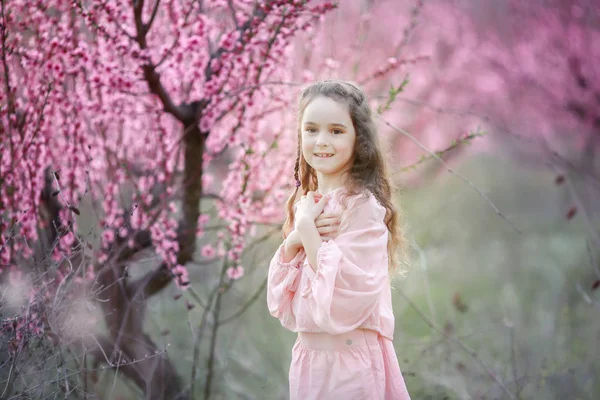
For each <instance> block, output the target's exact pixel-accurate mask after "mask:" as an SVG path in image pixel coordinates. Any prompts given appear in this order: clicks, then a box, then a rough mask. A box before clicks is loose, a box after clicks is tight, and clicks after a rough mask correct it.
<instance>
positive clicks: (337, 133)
mask: <svg viewBox="0 0 600 400" xmlns="http://www.w3.org/2000/svg"><path fill="white" fill-rule="evenodd" d="M332 132H333V133H334V134H335V135H339V134H340V133H344V132H342V131H340V130H339V129H334V130H333V131H332Z"/></svg>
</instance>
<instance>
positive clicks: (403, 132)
mask: <svg viewBox="0 0 600 400" xmlns="http://www.w3.org/2000/svg"><path fill="white" fill-rule="evenodd" d="M379 118H381V120H382V121H383V122H384V123H385V124H386V125H387V126H389V127H390V128H392V129H394V130H396V131H398V132H400V133H402V134H403V135H404V136H406V137H408V138H409V139H410V140H412V141H413V142H414V143H415V144H416V145H417V146H419V147H420V148H421V149H423V150H424V151H426V152H428V153H429V154H431V156H432V157H433V158H435V159H436V160H438V161H439V162H440V163H442V165H444V167H446V170H447V171H448V172H450V173H451V174H452V175H455V176H457V177H458V178H460V179H461V180H462V181H464V182H465V183H467V184H468V185H469V186H471V187H472V188H473V190H475V191H476V192H477V193H478V194H479V195H480V196H481V197H483V198H484V199H485V200H486V201H487V202H488V203H489V204H490V205H491V206H492V208H493V209H494V211H496V214H498V216H500V217H501V218H502V219H504V220H506V222H508V223H509V224H510V226H512V227H513V229H514V230H515V231H517V232H518V233H523V232H521V231H520V230H519V228H517V227H516V226H515V225H514V224H513V223H512V222H511V221H510V220H509V219H508V218H507V217H506V216H505V215H504V214H502V213H501V212H500V210H499V209H498V207H496V205H495V204H494V203H492V201H491V200H490V198H489V197H487V196H486V195H485V194H484V193H483V192H482V191H481V190H479V189H478V188H477V186H475V184H474V183H473V182H471V181H470V180H468V179H467V178H465V177H463V176H462V175H460V174H458V173H457V172H456V171H454V170H453V169H452V168H450V167H449V166H448V164H446V162H445V161H444V160H442V159H441V158H440V157H439V156H438V155H437V154H435V152H434V151H431V150H429V149H428V148H427V147H425V146H424V145H423V144H422V143H421V142H419V141H418V140H417V138H415V137H414V136H413V135H411V134H410V133H408V132H407V131H406V130H404V129H402V128H400V127H397V126H395V125H394V124H392V123H390V122H388V121H386V120H385V119H384V118H383V117H381V116H379Z"/></svg>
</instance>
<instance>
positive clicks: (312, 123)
mask: <svg viewBox="0 0 600 400" xmlns="http://www.w3.org/2000/svg"><path fill="white" fill-rule="evenodd" d="M304 125H319V124H317V123H316V122H312V121H306V122H305V123H304ZM329 126H339V127H341V128H345V129H348V127H347V126H346V125H344V124H338V123H333V124H329Z"/></svg>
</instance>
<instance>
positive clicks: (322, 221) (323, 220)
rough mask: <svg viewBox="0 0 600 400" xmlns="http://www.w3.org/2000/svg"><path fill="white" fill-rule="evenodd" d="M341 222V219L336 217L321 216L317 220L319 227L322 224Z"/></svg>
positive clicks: (316, 223)
mask: <svg viewBox="0 0 600 400" xmlns="http://www.w3.org/2000/svg"><path fill="white" fill-rule="evenodd" d="M339 223H340V221H339V220H338V219H337V218H335V217H330V218H321V219H317V220H316V221H315V225H316V226H317V228H318V227H320V226H328V225H338V224H339Z"/></svg>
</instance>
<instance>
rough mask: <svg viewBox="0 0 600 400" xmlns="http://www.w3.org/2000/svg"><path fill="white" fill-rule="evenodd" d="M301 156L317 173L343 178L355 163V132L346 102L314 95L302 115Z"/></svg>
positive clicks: (328, 176)
mask: <svg viewBox="0 0 600 400" xmlns="http://www.w3.org/2000/svg"><path fill="white" fill-rule="evenodd" d="M300 128H301V129H302V155H303V156H304V159H305V160H306V162H307V163H308V165H310V166H311V167H312V168H314V169H315V171H317V174H319V173H320V174H322V176H323V177H325V178H331V177H341V175H342V174H343V173H344V172H345V171H346V170H348V169H349V168H350V167H351V166H352V162H353V156H354V142H355V139H356V132H355V131H354V125H353V124H352V119H351V118H350V113H349V112H348V107H347V106H346V105H345V104H342V103H339V102H337V101H335V100H332V99H330V98H329V97H325V96H319V97H316V98H314V99H313V100H312V101H311V102H310V103H309V104H308V106H307V107H306V108H305V109H304V113H303V115H302V122H301V126H300Z"/></svg>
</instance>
